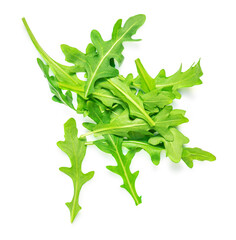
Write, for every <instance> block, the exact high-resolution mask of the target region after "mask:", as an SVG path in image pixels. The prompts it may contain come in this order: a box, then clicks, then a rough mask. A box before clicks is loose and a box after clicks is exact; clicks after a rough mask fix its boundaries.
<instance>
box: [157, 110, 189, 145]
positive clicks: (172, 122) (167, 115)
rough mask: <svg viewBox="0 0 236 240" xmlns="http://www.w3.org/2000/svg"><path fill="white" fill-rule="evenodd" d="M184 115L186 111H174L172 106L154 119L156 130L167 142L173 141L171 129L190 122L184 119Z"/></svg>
mask: <svg viewBox="0 0 236 240" xmlns="http://www.w3.org/2000/svg"><path fill="white" fill-rule="evenodd" d="M184 114H185V111H183V110H178V109H175V110H172V106H166V107H164V108H163V109H162V110H161V111H160V112H159V113H157V115H156V116H154V117H153V120H154V121H155V127H154V128H155V130H156V131H157V132H159V133H160V135H161V136H163V137H164V138H165V139H166V140H167V141H173V140H174V136H173V133H172V131H170V129H169V128H170V127H175V126H178V125H180V124H182V123H186V122H188V119H187V118H186V117H184Z"/></svg>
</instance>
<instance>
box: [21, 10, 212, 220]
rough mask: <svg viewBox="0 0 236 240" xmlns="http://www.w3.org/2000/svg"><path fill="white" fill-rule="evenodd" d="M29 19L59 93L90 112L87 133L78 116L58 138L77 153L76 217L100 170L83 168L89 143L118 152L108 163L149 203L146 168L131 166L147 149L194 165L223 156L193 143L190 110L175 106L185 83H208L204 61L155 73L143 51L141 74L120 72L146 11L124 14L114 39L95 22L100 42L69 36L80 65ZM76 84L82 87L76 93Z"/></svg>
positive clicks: (155, 157) (59, 98)
mask: <svg viewBox="0 0 236 240" xmlns="http://www.w3.org/2000/svg"><path fill="white" fill-rule="evenodd" d="M22 20H23V23H24V25H25V28H26V30H27V32H28V34H29V37H30V38H31V40H32V42H33V44H34V46H35V47H36V49H37V50H38V52H39V53H40V55H41V56H42V58H43V61H42V60H40V59H37V62H38V65H39V67H40V68H41V70H42V72H43V73H44V76H45V78H46V79H47V80H48V84H49V87H50V90H51V92H52V94H53V97H52V99H53V100H54V101H55V102H58V103H63V104H64V105H66V106H68V107H70V108H71V109H73V110H74V111H76V113H78V114H83V115H84V116H87V117H89V118H90V120H89V121H87V122H84V123H83V126H84V127H85V128H86V129H88V130H89V131H88V132H86V133H84V134H82V135H81V136H80V137H78V136H77V134H78V130H77V128H76V122H75V120H74V119H72V118H71V119H69V120H68V121H67V122H66V123H65V125H64V128H65V141H60V142H58V144H57V145H58V147H59V148H60V149H61V150H62V151H64V152H65V153H66V154H67V155H68V157H69V158H70V161H71V167H70V168H68V167H62V168H60V170H61V171H62V172H64V173H65V174H67V175H68V176H69V177H70V178H71V179H72V181H73V185H74V196H73V198H72V201H71V202H68V203H66V205H67V206H68V208H69V210H70V215H71V222H73V220H74V219H75V217H76V215H77V214H78V212H79V211H80V209H81V207H80V205H79V194H80V191H81V188H82V186H83V185H84V184H85V183H86V182H87V181H89V180H90V179H91V178H92V177H93V175H94V172H89V173H86V174H84V173H83V172H82V170H81V168H82V161H83V159H84V157H85V153H86V149H87V146H88V145H95V146H97V148H98V149H100V150H101V151H103V152H105V153H108V154H110V155H112V156H113V158H114V160H115V162H116V165H114V166H107V169H108V170H110V171H111V172H113V173H115V174H118V175H119V176H120V177H121V179H122V181H123V183H122V185H121V187H122V188H124V189H126V191H127V192H128V193H129V194H130V195H131V197H132V198H133V200H134V202H135V204H136V205H138V204H140V203H141V197H140V196H139V195H138V194H137V190H136V186H135V182H136V178H137V176H138V173H139V171H136V172H131V170H130V165H131V161H132V159H133V158H134V156H135V154H136V153H138V152H139V151H141V150H144V151H146V152H147V153H148V154H149V156H150V158H151V161H152V162H153V164H154V165H158V164H159V163H160V160H161V152H162V151H165V152H166V156H167V157H168V158H170V160H172V161H173V162H175V163H178V162H180V161H181V160H183V162H184V163H185V164H186V165H187V166H188V167H189V168H192V167H193V161H194V160H199V161H204V160H207V161H214V160H215V159H216V158H215V156H214V155H213V154H211V153H209V152H207V151H204V150H202V149H200V148H196V147H195V148H189V147H187V146H185V145H186V144H187V143H188V142H189V139H188V138H187V137H186V136H184V135H183V134H182V133H181V132H180V131H179V130H178V129H177V127H178V126H179V125H181V124H183V123H186V122H188V119H187V118H186V117H185V111H184V110H181V109H173V107H172V106H171V104H172V102H173V101H174V99H176V98H177V99H179V98H180V97H181V94H180V93H179V92H178V90H179V89H182V88H187V87H192V86H194V85H199V84H201V83H202V81H201V79H200V77H201V76H202V70H201V67H200V61H199V62H198V63H197V64H195V65H192V66H191V67H190V68H189V69H188V70H187V71H185V72H182V68H181V67H180V69H179V70H178V71H177V72H176V73H175V74H173V75H171V76H169V77H167V76H166V73H165V71H164V70H163V69H162V70H161V71H160V72H159V73H158V74H157V76H156V77H155V78H152V77H151V76H150V75H149V74H148V72H147V70H146V69H145V68H144V66H143V64H142V63H141V60H140V59H137V60H136V61H135V64H136V68H137V76H136V77H133V74H128V75H127V76H126V77H124V76H122V75H121V74H120V73H119V70H118V68H117V66H118V65H120V64H121V63H122V61H123V59H124V57H123V55H122V52H123V49H124V46H123V43H124V42H127V41H137V40H134V39H133V38H132V37H133V35H134V34H135V33H136V32H137V30H138V29H139V28H140V27H141V26H142V25H143V23H144V22H145V15H142V14H140V15H136V16H133V17H131V18H129V19H128V20H127V21H126V22H125V24H124V25H123V26H122V20H118V21H117V22H116V23H115V25H114V27H113V31H112V36H111V39H110V40H108V41H104V40H103V38H102V37H101V35H100V33H99V32H98V31H96V30H93V31H92V32H91V42H92V43H89V44H88V45H87V48H86V50H85V52H82V51H80V50H78V49H76V48H74V47H70V46H68V45H66V44H62V45H61V49H62V52H63V53H64V55H65V59H66V61H67V62H69V63H71V64H72V66H66V65H63V64H60V63H58V62H56V61H55V60H53V59H52V58H51V57H50V56H49V55H48V54H47V53H46V52H45V51H44V50H43V49H42V47H41V46H40V45H39V43H38V42H37V40H36V38H35V37H34V35H33V33H32V32H31V30H30V28H29V26H28V24H27V22H26V20H25V19H24V18H23V19H22ZM50 70H51V72H52V74H51V73H50ZM79 72H80V73H84V76H85V78H86V80H85V81H82V80H80V79H79V78H78V77H77V73H79ZM72 92H73V93H75V94H73V95H72ZM73 96H76V99H73ZM76 102H77V106H76V104H75V103H76ZM90 135H93V136H94V137H95V138H96V137H99V138H96V139H97V140H94V141H87V140H86V137H87V136H90ZM125 149H126V152H127V153H126V154H125V151H124V150H125Z"/></svg>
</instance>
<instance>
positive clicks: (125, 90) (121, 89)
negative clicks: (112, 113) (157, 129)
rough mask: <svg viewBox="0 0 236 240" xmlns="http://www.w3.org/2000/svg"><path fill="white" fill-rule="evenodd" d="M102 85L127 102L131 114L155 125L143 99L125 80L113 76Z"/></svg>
mask: <svg viewBox="0 0 236 240" xmlns="http://www.w3.org/2000/svg"><path fill="white" fill-rule="evenodd" d="M101 86H102V87H105V88H107V89H110V90H111V91H112V92H113V94H114V95H115V96H117V97H118V98H120V99H121V100H122V101H123V102H124V103H126V104H127V105H128V107H129V111H130V115H131V116H136V117H139V118H142V119H144V120H145V121H146V122H147V123H148V124H149V125H150V126H151V127H153V126H154V125H155V122H154V121H153V120H152V118H151V117H150V116H149V115H148V113H147V112H146V111H145V109H144V107H143V102H142V101H141V99H140V98H139V97H137V96H136V95H135V94H134V93H133V92H132V91H131V90H130V88H129V87H128V86H127V85H126V84H125V83H124V82H122V81H120V80H119V79H118V78H112V79H109V80H107V82H104V83H101Z"/></svg>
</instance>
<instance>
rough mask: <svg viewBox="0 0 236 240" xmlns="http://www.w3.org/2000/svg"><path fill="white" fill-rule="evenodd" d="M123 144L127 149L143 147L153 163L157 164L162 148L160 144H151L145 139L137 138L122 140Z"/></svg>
mask: <svg viewBox="0 0 236 240" xmlns="http://www.w3.org/2000/svg"><path fill="white" fill-rule="evenodd" d="M123 146H124V147H126V148H128V149H136V148H138V149H143V150H145V151H146V152H147V153H148V154H149V155H150V157H151V160H152V162H153V164H155V165H158V164H159V163H160V157H161V151H162V150H164V148H163V147H162V146H153V145H151V144H149V143H148V142H147V141H145V140H143V141H140V140H139V141H138V140H125V141H123Z"/></svg>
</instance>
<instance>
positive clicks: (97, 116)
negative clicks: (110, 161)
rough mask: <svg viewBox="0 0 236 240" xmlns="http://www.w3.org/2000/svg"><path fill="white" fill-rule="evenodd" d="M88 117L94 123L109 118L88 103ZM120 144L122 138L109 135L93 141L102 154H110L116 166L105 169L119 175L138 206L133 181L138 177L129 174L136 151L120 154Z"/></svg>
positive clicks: (92, 103) (136, 174)
mask: <svg viewBox="0 0 236 240" xmlns="http://www.w3.org/2000/svg"><path fill="white" fill-rule="evenodd" d="M88 109H89V117H90V118H91V119H93V120H94V121H95V122H96V123H98V124H99V123H100V124H101V123H107V122H108V121H109V116H108V115H106V114H105V115H104V113H103V112H102V111H101V110H100V109H99V107H98V106H97V105H96V103H94V102H92V101H89V103H88ZM122 142H123V138H120V137H116V136H114V135H111V134H107V135H105V136H104V139H101V140H97V141H94V144H95V145H96V146H97V147H98V148H99V149H100V150H101V151H103V152H105V153H109V154H111V155H112V156H113V157H114V158H115V160H116V162H117V166H108V167H107V168H108V169H109V170H110V171H112V172H114V173H116V174H118V175H120V176H121V177H122V179H123V181H124V184H122V185H121V187H122V188H125V189H126V190H127V191H128V192H129V193H130V195H131V196H132V198H133V199H134V201H135V204H136V205H138V204H140V203H141V197H139V196H138V194H137V192H136V189H135V180H136V178H137V176H138V172H135V173H131V171H130V163H131V160H132V158H133V157H134V154H135V152H136V151H134V150H132V151H129V152H128V153H127V154H126V155H124V154H123V152H122Z"/></svg>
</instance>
